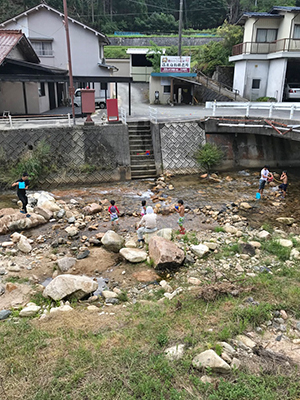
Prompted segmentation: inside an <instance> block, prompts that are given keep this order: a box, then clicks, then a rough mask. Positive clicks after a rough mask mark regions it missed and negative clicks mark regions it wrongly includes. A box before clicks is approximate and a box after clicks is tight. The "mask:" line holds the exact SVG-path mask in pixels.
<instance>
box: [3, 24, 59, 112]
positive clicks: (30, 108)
mask: <svg viewBox="0 0 300 400" xmlns="http://www.w3.org/2000/svg"><path fill="white" fill-rule="evenodd" d="M41 74H42V75H43V76H44V77H45V78H44V80H43V81H40V76H41ZM66 74H67V70H61V69H57V68H54V67H45V66H43V65H41V63H40V59H39V57H38V55H37V54H36V52H35V50H34V49H33V47H32V45H31V43H30V42H29V40H28V39H27V38H26V36H25V35H24V33H22V31H21V30H9V29H0V113H1V114H2V113H3V112H4V111H7V112H10V113H11V114H40V113H42V112H45V111H48V110H49V109H50V103H51V98H50V90H49V87H48V83H47V81H50V80H51V79H53V77H56V76H64V75H66ZM24 75H26V76H27V79H26V81H21V77H23V76H24Z"/></svg>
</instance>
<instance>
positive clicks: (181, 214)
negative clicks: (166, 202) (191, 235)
mask: <svg viewBox="0 0 300 400" xmlns="http://www.w3.org/2000/svg"><path fill="white" fill-rule="evenodd" d="M175 209H176V211H177V212H178V214H179V219H178V221H177V224H178V226H179V233H181V234H182V235H184V234H185V229H184V227H183V222H184V206H183V201H182V200H178V206H175Z"/></svg>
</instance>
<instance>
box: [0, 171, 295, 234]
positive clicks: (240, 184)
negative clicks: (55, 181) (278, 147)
mask: <svg viewBox="0 0 300 400" xmlns="http://www.w3.org/2000/svg"><path fill="white" fill-rule="evenodd" d="M277 172H278V173H280V172H281V171H277ZM292 172H293V173H291V174H290V173H289V171H288V175H289V187H288V196H287V197H286V199H285V200H283V199H281V200H280V202H281V205H280V206H279V207H274V206H273V205H272V203H273V202H274V201H277V202H278V201H279V200H278V199H277V198H275V196H274V193H275V192H276V188H272V187H269V186H266V189H265V193H264V194H265V196H264V197H263V198H262V199H261V200H256V198H255V195H256V192H257V189H258V180H259V174H258V171H257V170H256V171H253V170H247V171H238V172H230V173H222V174H219V175H218V179H219V180H220V182H218V181H212V180H208V179H202V178H200V176H199V175H185V176H173V177H172V178H171V179H170V181H167V183H172V185H173V186H174V190H168V189H162V190H161V195H160V196H161V197H162V198H165V199H166V201H163V200H162V201H160V203H161V206H162V208H163V207H164V206H165V205H166V204H170V203H177V200H178V199H182V200H183V201H184V204H185V206H186V207H187V208H190V209H191V210H195V209H198V208H201V207H203V206H205V205H211V206H212V208H213V209H214V210H225V207H226V205H228V204H230V203H235V202H240V201H246V202H248V203H249V204H250V205H251V206H252V209H251V210H250V211H247V212H245V215H246V216H247V218H248V220H249V224H250V225H253V226H258V225H261V224H262V223H264V222H267V223H272V221H273V220H274V219H275V218H277V217H278V216H293V217H294V218H295V219H296V220H297V219H299V218H300V204H299V194H300V183H299V182H300V181H299V176H300V170H297V169H293V171H292ZM154 183H155V182H154V181H153V180H147V179H146V180H139V181H127V182H117V183H100V184H99V185H97V186H91V187H80V188H78V187H76V188H70V187H67V188H60V189H54V190H53V191H52V193H53V194H54V196H55V197H56V198H57V199H60V200H64V201H66V202H68V201H69V200H70V199H76V200H77V201H78V202H80V203H82V204H84V205H86V204H88V203H91V202H99V201H103V199H108V200H111V199H114V200H115V201H116V204H117V205H118V207H119V208H120V209H121V210H122V211H123V212H124V213H125V218H123V219H122V227H123V228H128V227H129V226H132V221H130V222H129V223H128V224H127V223H126V214H129V215H130V214H131V213H132V212H134V211H135V212H137V213H139V210H140V204H141V200H143V199H145V200H146V201H147V205H152V201H151V195H152V194H153V193H152V189H153V187H154V186H155V184H154ZM16 199H17V196H16V194H15V192H13V191H7V192H4V193H2V194H1V195H0V207H1V208H4V207H13V208H16V207H17V206H16ZM167 218H171V222H170V223H167V220H166V219H165V222H164V226H169V225H170V226H174V222H175V223H176V218H177V216H176V215H173V216H168V217H167ZM188 220H189V227H190V229H197V227H198V226H199V224H198V220H197V218H196V216H194V217H192V214H191V216H189V218H188ZM194 220H195V223H194ZM36 229H41V228H36Z"/></svg>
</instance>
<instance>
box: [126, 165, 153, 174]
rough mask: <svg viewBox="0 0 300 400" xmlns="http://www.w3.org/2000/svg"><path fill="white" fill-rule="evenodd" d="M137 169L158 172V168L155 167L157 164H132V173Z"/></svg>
mask: <svg viewBox="0 0 300 400" xmlns="http://www.w3.org/2000/svg"><path fill="white" fill-rule="evenodd" d="M136 171H145V172H149V171H155V172H156V168H155V164H154V163H152V164H149V165H148V164H140V165H131V173H132V172H136Z"/></svg>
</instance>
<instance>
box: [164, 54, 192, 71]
mask: <svg viewBox="0 0 300 400" xmlns="http://www.w3.org/2000/svg"><path fill="white" fill-rule="evenodd" d="M190 67H191V57H179V56H161V58H160V72H190Z"/></svg>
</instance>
